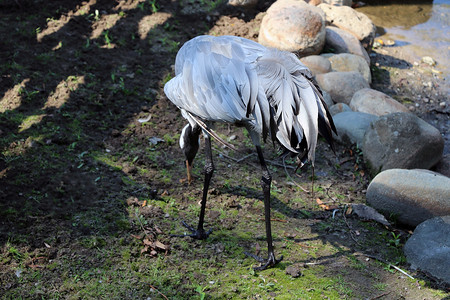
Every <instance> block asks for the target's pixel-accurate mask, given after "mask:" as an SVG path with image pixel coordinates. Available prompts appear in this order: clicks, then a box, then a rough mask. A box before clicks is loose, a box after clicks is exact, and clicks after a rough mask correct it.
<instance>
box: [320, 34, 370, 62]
mask: <svg viewBox="0 0 450 300" xmlns="http://www.w3.org/2000/svg"><path fill="white" fill-rule="evenodd" d="M325 45H326V46H327V47H328V48H331V49H333V50H334V52H335V53H351V54H356V55H359V56H361V57H363V58H364V59H365V60H366V62H367V64H368V65H370V57H369V54H367V52H366V50H365V49H364V47H363V46H362V45H361V43H360V42H359V40H358V39H357V38H356V37H355V36H354V35H353V34H351V33H349V32H347V31H345V30H343V29H339V28H337V27H333V26H327V27H326V40H325Z"/></svg>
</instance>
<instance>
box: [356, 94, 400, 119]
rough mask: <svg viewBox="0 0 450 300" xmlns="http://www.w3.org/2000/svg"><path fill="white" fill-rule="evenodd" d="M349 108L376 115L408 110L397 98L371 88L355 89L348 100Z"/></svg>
mask: <svg viewBox="0 0 450 300" xmlns="http://www.w3.org/2000/svg"><path fill="white" fill-rule="evenodd" d="M350 108H351V109H352V110H354V111H360V112H365V113H370V114H374V115H377V116H383V115H387V114H390V113H394V112H405V113H408V112H409V109H408V108H407V107H406V106H404V105H403V104H401V103H400V102H398V101H397V100H395V99H393V98H391V97H389V96H388V95H386V94H384V93H382V92H379V91H376V90H373V89H362V90H359V91H357V92H356V93H355V94H354V95H353V98H352V100H351V101H350Z"/></svg>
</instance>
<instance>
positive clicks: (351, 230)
mask: <svg viewBox="0 0 450 300" xmlns="http://www.w3.org/2000/svg"><path fill="white" fill-rule="evenodd" d="M346 210H347V208H345V209H344V213H343V214H342V216H343V217H344V221H345V224H346V225H347V227H348V229H350V237H351V238H352V240H353V241H355V243H356V244H358V245H360V246H361V244H360V243H359V242H358V241H357V240H356V238H355V237H354V236H353V229H352V227H350V224H348V222H347V217H346V216H345V211H346Z"/></svg>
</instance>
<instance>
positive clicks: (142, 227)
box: [134, 212, 152, 241]
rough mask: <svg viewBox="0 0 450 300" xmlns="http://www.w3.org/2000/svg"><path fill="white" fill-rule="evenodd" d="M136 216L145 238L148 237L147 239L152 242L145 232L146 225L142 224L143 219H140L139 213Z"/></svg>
mask: <svg viewBox="0 0 450 300" xmlns="http://www.w3.org/2000/svg"><path fill="white" fill-rule="evenodd" d="M134 214H135V216H136V219H137V220H138V221H139V225H141V229H142V231H143V232H144V234H145V236H146V237H147V239H148V240H149V241H151V240H152V239H150V237H149V236H148V234H147V232H146V231H145V229H144V224H142V222H141V219H139V216H138V214H137V212H135V213H134Z"/></svg>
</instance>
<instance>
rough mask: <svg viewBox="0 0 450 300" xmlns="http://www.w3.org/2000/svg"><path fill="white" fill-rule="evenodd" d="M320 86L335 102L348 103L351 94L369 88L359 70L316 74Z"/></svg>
mask: <svg viewBox="0 0 450 300" xmlns="http://www.w3.org/2000/svg"><path fill="white" fill-rule="evenodd" d="M316 80H317V83H318V84H319V86H320V88H321V89H322V90H324V91H325V92H327V93H329V94H330V96H331V99H333V101H334V102H335V103H338V102H342V103H345V104H349V103H350V101H351V99H352V97H353V94H355V93H356V92H357V91H359V90H361V89H364V88H369V87H370V86H369V83H367V81H366V80H365V79H364V77H363V76H362V75H361V74H360V73H359V72H330V73H325V74H318V75H317V76H316Z"/></svg>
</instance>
